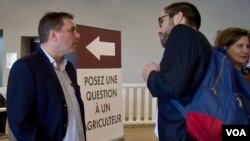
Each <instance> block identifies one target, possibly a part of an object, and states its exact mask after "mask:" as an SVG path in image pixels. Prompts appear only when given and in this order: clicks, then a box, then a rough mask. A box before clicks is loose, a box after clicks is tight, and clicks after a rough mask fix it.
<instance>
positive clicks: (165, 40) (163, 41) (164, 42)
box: [160, 33, 169, 48]
mask: <svg viewBox="0 0 250 141" xmlns="http://www.w3.org/2000/svg"><path fill="white" fill-rule="evenodd" d="M161 37H162V38H160V40H161V46H162V47H163V48H166V46H167V41H168V37H169V34H168V33H165V34H162V35H161Z"/></svg>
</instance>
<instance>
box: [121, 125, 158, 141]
mask: <svg viewBox="0 0 250 141" xmlns="http://www.w3.org/2000/svg"><path fill="white" fill-rule="evenodd" d="M122 141H158V140H157V138H156V136H155V134H154V127H153V126H144V127H125V128H124V139H123V140H122Z"/></svg>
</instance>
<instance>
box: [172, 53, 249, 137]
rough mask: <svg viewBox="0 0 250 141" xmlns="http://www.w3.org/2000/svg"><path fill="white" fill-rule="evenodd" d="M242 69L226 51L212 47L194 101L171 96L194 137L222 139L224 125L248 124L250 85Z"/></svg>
mask: <svg viewBox="0 0 250 141" xmlns="http://www.w3.org/2000/svg"><path fill="white" fill-rule="evenodd" d="M240 73H241V72H240V71H238V70H236V69H235V68H234V67H233V65H232V64H231V61H230V60H229V59H228V58H227V57H226V56H225V55H224V54H223V53H221V52H219V51H217V50H214V49H212V53H211V60H210V63H209V66H208V69H207V72H206V74H205V77H204V78H203V80H202V81H201V83H200V84H199V86H198V87H197V89H196V90H195V93H194V95H193V97H192V100H191V102H190V103H189V104H188V105H185V106H183V105H182V104H181V103H180V102H179V101H178V100H174V99H172V100H171V102H172V103H173V104H174V105H175V106H176V107H177V109H178V110H179V111H180V112H181V114H182V115H183V116H184V118H185V119H186V126H187V131H188V133H189V134H190V135H191V136H192V137H193V138H194V139H195V140H197V141H201V140H202V141H221V140H222V125H248V124H249V119H248V117H247V115H248V116H249V115H250V88H249V86H248V84H247V82H246V80H244V77H243V75H242V74H240ZM243 84H244V85H243ZM242 87H243V88H242ZM242 99H243V100H242ZM243 107H244V108H243ZM246 107H247V108H246Z"/></svg>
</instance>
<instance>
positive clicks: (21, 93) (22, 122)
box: [7, 48, 86, 141]
mask: <svg viewBox="0 0 250 141" xmlns="http://www.w3.org/2000/svg"><path fill="white" fill-rule="evenodd" d="M66 71H67V73H68V75H69V77H70V79H71V81H72V83H73V86H74V88H75V94H76V98H77V100H78V103H79V106H80V110H81V116H82V123H83V124H84V123H85V120H84V106H83V101H82V99H81V97H80V87H79V86H78V84H77V80H76V72H75V69H74V67H73V65H72V64H71V63H70V62H68V63H67V65H66ZM7 115H8V121H9V126H10V129H11V131H12V132H13V134H14V135H15V137H16V138H17V140H18V141H62V140H63V138H64V136H65V133H66V130H67V122H68V112H67V105H66V101H65V97H64V93H63V90H62V87H61V85H60V82H59V80H58V78H57V75H56V73H55V71H54V68H53V66H52V64H51V63H50V61H49V59H48V58H47V56H46V55H45V54H44V52H43V51H42V50H41V49H40V48H39V49H38V50H37V51H36V52H34V53H33V54H31V55H29V56H27V57H24V58H21V59H19V60H17V61H16V62H15V63H14V65H13V66H12V68H11V71H10V75H9V79H8V86H7ZM83 126H84V132H85V124H84V125H83ZM85 138H86V134H85Z"/></svg>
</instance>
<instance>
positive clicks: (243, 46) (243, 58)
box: [226, 36, 250, 68]
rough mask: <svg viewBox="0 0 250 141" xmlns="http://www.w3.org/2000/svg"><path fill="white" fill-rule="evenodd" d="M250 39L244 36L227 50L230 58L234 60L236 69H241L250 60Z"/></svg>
mask: <svg viewBox="0 0 250 141" xmlns="http://www.w3.org/2000/svg"><path fill="white" fill-rule="evenodd" d="M249 48H250V45H249V38H248V37H247V36H242V37H241V38H240V39H239V40H238V41H237V42H235V43H234V44H233V45H231V46H229V47H227V48H226V51H227V54H228V56H229V58H230V59H231V60H232V62H233V63H234V65H235V66H236V67H239V68H240V67H241V66H242V65H244V64H246V63H247V61H248V58H249V51H250V50H249Z"/></svg>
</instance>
